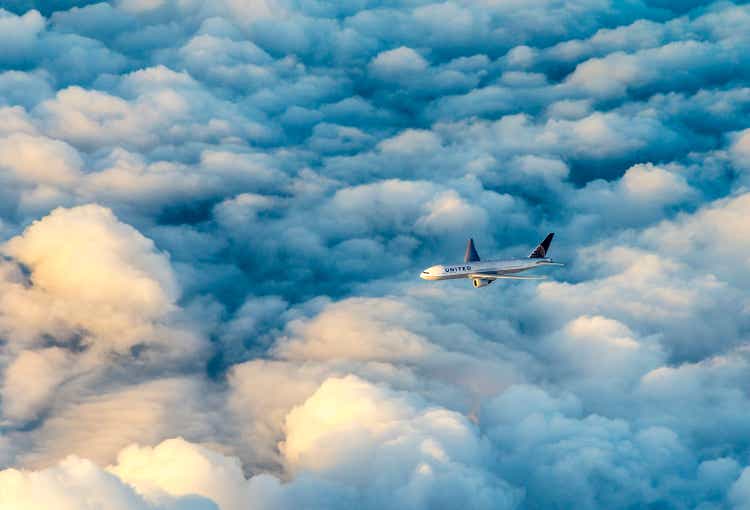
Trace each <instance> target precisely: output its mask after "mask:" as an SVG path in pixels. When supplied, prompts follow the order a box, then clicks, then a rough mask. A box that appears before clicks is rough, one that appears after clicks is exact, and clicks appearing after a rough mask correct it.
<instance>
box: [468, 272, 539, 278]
mask: <svg viewBox="0 0 750 510" xmlns="http://www.w3.org/2000/svg"><path fill="white" fill-rule="evenodd" d="M469 278H482V279H484V280H544V279H545V278H547V277H546V276H541V275H540V276H516V275H512V274H495V273H474V274H470V275H469Z"/></svg>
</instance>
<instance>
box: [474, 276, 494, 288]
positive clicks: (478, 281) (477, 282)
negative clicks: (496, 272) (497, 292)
mask: <svg viewBox="0 0 750 510" xmlns="http://www.w3.org/2000/svg"><path fill="white" fill-rule="evenodd" d="M472 283H473V284H474V288H475V289H478V288H479V287H486V286H487V285H489V284H490V283H492V280H487V279H485V278H474V279H473V281H472Z"/></svg>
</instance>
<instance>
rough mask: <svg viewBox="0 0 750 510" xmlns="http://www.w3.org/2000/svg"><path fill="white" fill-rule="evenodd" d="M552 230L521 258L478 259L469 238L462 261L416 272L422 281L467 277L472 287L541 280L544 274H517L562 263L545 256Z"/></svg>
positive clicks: (552, 234)
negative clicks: (509, 281) (461, 262)
mask: <svg viewBox="0 0 750 510" xmlns="http://www.w3.org/2000/svg"><path fill="white" fill-rule="evenodd" d="M554 236H555V233H554V232H550V233H549V234H547V237H545V238H544V240H543V241H542V242H541V243H539V244H538V245H537V247H536V248H534V249H533V250H532V251H531V253H530V254H529V256H528V257H527V258H525V259H512V260H487V261H484V262H482V261H481V260H480V259H479V254H478V253H477V250H476V248H475V247H474V239H469V242H468V243H467V244H466V255H464V263H463V264H451V265H442V264H440V265H437V266H431V267H428V268H427V269H425V270H424V271H422V274H420V275H419V277H420V278H422V279H423V280H454V279H456V278H469V279H471V280H472V285H474V288H477V289H478V288H479V287H486V286H487V285H489V284H491V283H492V282H494V281H495V280H501V279H509V280H542V279H544V278H546V277H545V276H526V275H518V274H517V273H520V272H522V271H528V270H529V269H533V268H535V267H541V266H562V265H564V264H561V263H559V262H554V261H553V260H552V259H551V258H549V257H547V252H548V251H549V245H550V244H551V243H552V238H553V237H554Z"/></svg>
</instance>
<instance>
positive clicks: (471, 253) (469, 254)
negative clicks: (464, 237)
mask: <svg viewBox="0 0 750 510" xmlns="http://www.w3.org/2000/svg"><path fill="white" fill-rule="evenodd" d="M464 262H479V254H478V253H477V249H476V248H474V239H469V242H468V243H466V255H464Z"/></svg>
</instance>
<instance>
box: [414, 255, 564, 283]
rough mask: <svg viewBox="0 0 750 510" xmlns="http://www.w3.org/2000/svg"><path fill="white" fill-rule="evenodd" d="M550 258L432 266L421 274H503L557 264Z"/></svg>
mask: <svg viewBox="0 0 750 510" xmlns="http://www.w3.org/2000/svg"><path fill="white" fill-rule="evenodd" d="M557 265H559V264H558V263H557V262H553V261H552V259H549V258H539V259H528V258H526V259H510V260H483V261H479V262H464V263H459V264H449V265H443V264H438V265H436V266H430V267H428V268H427V269H425V270H424V271H422V274H420V275H419V277H420V278H422V279H423V280H454V279H457V278H472V279H473V278H481V276H480V275H481V274H486V275H488V276H489V275H502V274H516V273H520V272H522V271H527V270H529V269H533V268H535V267H540V266H557Z"/></svg>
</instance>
